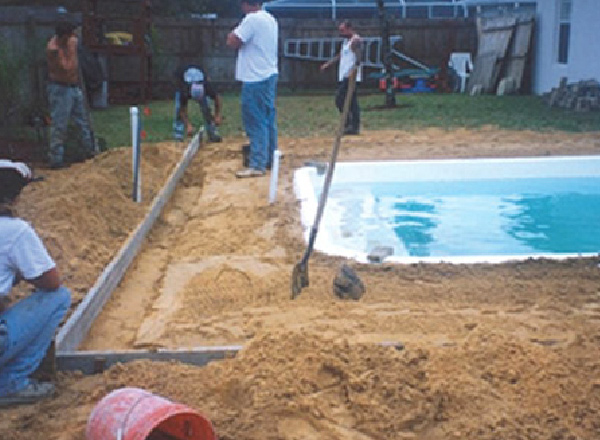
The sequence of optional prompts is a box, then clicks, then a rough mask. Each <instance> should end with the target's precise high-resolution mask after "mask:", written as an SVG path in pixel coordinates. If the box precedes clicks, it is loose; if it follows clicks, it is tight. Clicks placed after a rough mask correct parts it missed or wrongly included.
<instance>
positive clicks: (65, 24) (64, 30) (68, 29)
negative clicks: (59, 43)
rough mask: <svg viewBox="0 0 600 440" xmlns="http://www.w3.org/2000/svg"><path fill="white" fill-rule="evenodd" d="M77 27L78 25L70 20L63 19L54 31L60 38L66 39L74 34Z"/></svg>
mask: <svg viewBox="0 0 600 440" xmlns="http://www.w3.org/2000/svg"><path fill="white" fill-rule="evenodd" d="M76 28H77V26H76V25H75V24H73V23H71V22H70V21H61V22H59V23H58V24H57V25H56V28H55V29H54V33H55V34H56V36H57V38H58V39H59V40H63V41H66V40H68V39H69V37H71V35H74V33H75V29H76Z"/></svg>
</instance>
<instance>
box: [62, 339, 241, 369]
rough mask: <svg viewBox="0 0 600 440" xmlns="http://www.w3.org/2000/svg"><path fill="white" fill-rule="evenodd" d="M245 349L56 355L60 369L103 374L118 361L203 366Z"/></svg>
mask: <svg viewBox="0 0 600 440" xmlns="http://www.w3.org/2000/svg"><path fill="white" fill-rule="evenodd" d="M241 349H242V346H241V345H227V346H218V347H196V348H193V349H187V350H155V351H149V350H125V351H68V352H60V353H58V354H57V355H56V369H57V370H59V371H81V372H82V373H83V374H99V373H102V372H103V371H105V370H107V369H108V368H110V367H111V366H113V365H115V364H117V363H127V362H132V361H136V360H149V361H154V362H170V361H177V362H182V363H185V364H190V365H196V366H200V367H201V366H204V365H206V364H208V363H209V362H212V361H215V360H221V359H227V358H232V357H234V356H235V355H236V354H237V353H238V352H239V351H240V350H241Z"/></svg>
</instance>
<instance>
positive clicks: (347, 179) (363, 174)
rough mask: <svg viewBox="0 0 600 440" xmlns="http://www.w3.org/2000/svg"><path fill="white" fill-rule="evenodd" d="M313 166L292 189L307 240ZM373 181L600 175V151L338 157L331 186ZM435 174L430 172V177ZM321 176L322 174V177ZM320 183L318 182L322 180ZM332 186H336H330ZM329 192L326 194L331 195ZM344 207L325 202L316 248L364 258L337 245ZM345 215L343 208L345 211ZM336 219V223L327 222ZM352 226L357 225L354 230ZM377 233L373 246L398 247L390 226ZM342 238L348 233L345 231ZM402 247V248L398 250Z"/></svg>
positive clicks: (490, 259)
mask: <svg viewBox="0 0 600 440" xmlns="http://www.w3.org/2000/svg"><path fill="white" fill-rule="evenodd" d="M316 176H317V169H316V168H315V167H303V168H300V169H298V170H297V171H296V172H295V176H294V190H295V193H296V196H297V198H298V199H299V200H300V201H301V222H302V226H303V229H304V238H305V240H306V241H308V237H309V235H310V229H311V227H312V224H313V222H314V220H315V214H316V212H317V206H318V202H319V200H318V198H317V196H316V195H317V194H319V193H320V192H321V190H322V188H321V187H319V188H315V187H314V184H313V182H314V181H315V180H316ZM373 176H377V177H376V181H377V183H389V182H398V183H401V182H426V181H432V180H435V181H437V182H439V181H449V182H450V181H469V180H486V179H490V180H492V179H519V178H586V177H591V178H599V177H600V156H553V157H524V158H489V159H438V160H398V161H367V162H341V163H338V164H337V165H336V168H335V172H334V175H333V180H332V189H333V188H334V186H335V184H348V183H373V181H374V177H373ZM432 177H433V178H432ZM320 180H321V182H322V179H320ZM321 185H322V183H321ZM333 191H335V190H333ZM331 194H332V193H331V192H330V198H331ZM362 203H363V204H369V203H372V200H370V199H369V196H368V195H365V198H364V199H363V200H362ZM342 211H343V210H342V209H340V207H337V206H335V202H333V203H332V202H331V200H329V201H328V202H327V205H326V207H325V211H324V215H323V218H322V220H321V225H320V226H319V232H318V235H317V240H316V242H315V249H316V250H318V251H320V252H323V253H325V254H328V255H337V256H341V257H345V258H350V259H354V260H356V261H359V262H363V263H366V262H368V259H367V256H368V252H365V251H360V250H356V249H351V248H348V247H347V246H341V245H339V244H337V243H340V242H341V241H342V240H340V238H341V236H340V232H339V231H338V232H335V231H334V230H339V229H340V228H339V225H340V224H343V223H342V221H341V217H340V216H341V215H343V214H342ZM346 215H347V213H346ZM332 223H333V224H334V225H335V226H337V227H335V228H333V227H331V226H330V225H331V224H332ZM354 232H356V231H354ZM381 237H382V235H381V231H379V234H378V240H377V242H375V241H373V242H372V243H371V244H372V246H368V247H369V248H371V247H374V246H375V245H385V246H392V247H396V248H402V247H403V244H402V242H401V241H400V240H399V239H398V238H397V237H396V236H395V234H394V232H393V231H392V230H390V231H389V234H388V233H384V235H383V237H384V238H383V239H382V238H381ZM344 239H345V241H347V240H348V237H344ZM356 240H362V242H363V243H364V242H365V240H366V241H367V243H370V241H369V239H368V237H364V234H363V235H359V236H357V237H356ZM400 253H404V254H405V253H406V252H400ZM595 255H598V253H534V254H526V255H523V254H519V255H472V256H431V257H417V256H398V255H396V256H390V257H387V258H386V259H385V261H386V262H392V263H400V264H414V263H419V262H422V263H441V262H447V263H455V264H473V263H492V264H495V263H504V262H507V261H515V260H527V259H531V258H534V259H535V258H548V259H567V258H578V257H590V256H595Z"/></svg>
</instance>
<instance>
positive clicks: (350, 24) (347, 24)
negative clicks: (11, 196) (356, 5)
mask: <svg viewBox="0 0 600 440" xmlns="http://www.w3.org/2000/svg"><path fill="white" fill-rule="evenodd" d="M340 24H343V25H344V27H345V28H347V29H354V26H352V22H351V21H350V20H343V21H342V22H341V23H340Z"/></svg>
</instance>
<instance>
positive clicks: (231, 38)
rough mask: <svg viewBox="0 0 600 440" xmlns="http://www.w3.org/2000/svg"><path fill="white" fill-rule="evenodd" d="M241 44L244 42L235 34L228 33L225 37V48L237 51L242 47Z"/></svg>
mask: <svg viewBox="0 0 600 440" xmlns="http://www.w3.org/2000/svg"><path fill="white" fill-rule="evenodd" d="M243 44H244V42H243V41H242V40H241V38H240V37H238V36H237V35H236V33H235V32H229V35H227V46H229V47H231V48H232V49H236V50H237V49H239V48H240V47H242V45H243Z"/></svg>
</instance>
